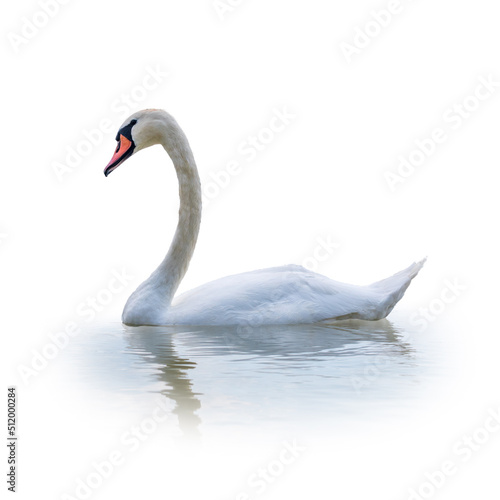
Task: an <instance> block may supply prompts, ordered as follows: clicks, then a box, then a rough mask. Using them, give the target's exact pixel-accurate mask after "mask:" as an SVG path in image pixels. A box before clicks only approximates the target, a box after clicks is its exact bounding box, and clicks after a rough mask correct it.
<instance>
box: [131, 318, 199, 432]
mask: <svg viewBox="0 0 500 500" xmlns="http://www.w3.org/2000/svg"><path fill="white" fill-rule="evenodd" d="M125 331H126V340H127V342H128V344H129V348H130V350H131V351H132V352H133V353H134V354H139V355H140V356H141V358H142V359H143V360H144V361H147V362H148V364H153V365H154V368H155V371H159V373H158V378H159V379H160V380H161V381H162V382H164V383H165V384H166V386H167V387H166V388H164V389H162V390H161V393H162V394H163V395H164V396H166V397H167V398H168V399H170V400H172V401H173V402H174V403H175V408H174V410H173V413H174V414H175V415H177V418H178V420H179V427H180V430H181V431H182V433H183V435H184V436H185V437H191V438H192V437H197V436H198V435H199V431H198V426H199V424H200V417H199V416H198V415H196V413H195V412H196V411H197V410H199V409H200V407H201V403H200V401H199V399H198V398H197V396H198V394H196V393H195V392H193V389H192V385H193V384H192V382H191V380H190V379H189V376H188V371H189V370H192V369H193V368H195V366H196V363H194V362H193V361H190V360H189V359H186V358H182V357H180V356H178V355H177V352H176V349H175V347H174V345H173V339H172V337H171V336H170V335H165V333H166V332H165V331H164V328H162V327H148V326H142V327H140V328H133V329H132V328H126V330H125Z"/></svg>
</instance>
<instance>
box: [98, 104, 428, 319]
mask: <svg viewBox="0 0 500 500" xmlns="http://www.w3.org/2000/svg"><path fill="white" fill-rule="evenodd" d="M117 139H118V141H119V144H118V147H117V150H116V152H115V155H114V156H113V158H112V160H111V162H110V163H109V165H108V166H107V167H106V169H105V174H106V175H108V174H109V173H110V172H111V171H113V170H114V169H115V168H116V167H118V166H119V165H120V164H121V163H122V162H123V161H125V159H126V158H128V157H129V156H131V155H132V154H134V153H135V152H137V151H139V150H140V149H144V148H145V147H149V146H151V145H153V144H158V143H159V144H161V145H162V146H163V147H164V148H165V150H166V151H167V153H168V154H169V155H170V157H171V159H172V162H173V164H174V167H175V169H176V172H177V177H178V180H179V194H180V209H179V223H178V225H177V230H176V233H175V236H174V239H173V241H172V244H171V246H170V249H169V251H168V253H167V255H166V257H165V259H164V260H163V262H162V263H161V264H160V266H159V267H158V268H157V269H156V270H155V271H154V272H153V274H152V275H151V276H150V277H149V278H148V279H147V280H146V281H145V282H144V283H142V284H141V285H140V286H139V287H138V288H137V290H136V291H135V292H134V293H133V294H132V295H131V296H130V298H129V299H128V301H127V304H126V305H125V309H124V311H123V316H122V320H123V322H124V323H125V324H128V325H176V324H181V325H250V326H257V325H271V324H300V323H319V322H325V321H332V320H335V319H346V318H356V319H365V320H378V319H382V318H385V317H386V316H387V315H388V314H389V313H390V312H391V310H392V309H393V307H394V306H395V305H396V303H397V302H398V301H399V300H400V299H401V297H402V296H403V295H404V292H405V290H406V289H407V288H408V286H409V284H410V282H411V280H412V279H413V278H414V277H415V276H416V275H417V274H418V272H419V271H420V269H421V268H422V266H423V264H424V262H425V260H423V261H420V262H418V263H415V264H412V265H411V266H409V267H408V268H407V269H404V270H403V271H400V272H399V273H397V274H395V275H393V276H391V277H389V278H386V279H384V280H381V281H378V282H376V283H373V284H371V285H367V286H358V285H349V284H346V283H340V282H337V281H334V280H331V279H330V278H327V277H326V276H323V275H320V274H317V273H315V272H312V271H309V270H307V269H305V268H303V267H301V266H296V265H289V266H282V267H273V268H269V269H261V270H257V271H252V272H247V273H242V274H237V275H233V276H227V277H225V278H221V279H218V280H215V281H212V282H210V283H207V284H205V285H202V286H200V287H197V288H195V289H194V290H191V291H188V292H185V293H183V294H182V295H180V296H178V297H176V298H175V299H174V295H175V292H176V290H177V288H178V286H179V284H180V282H181V280H182V278H183V277H184V274H185V273H186V271H187V268H188V265H189V261H190V260H191V257H192V254H193V252H194V248H195V245H196V240H197V237H198V231H199V226H200V221H201V187H200V181H199V176H198V171H197V168H196V164H195V162H194V158H193V155H192V152H191V149H190V147H189V143H188V141H187V139H186V137H185V135H184V133H183V132H182V130H181V129H180V127H179V126H178V125H177V123H176V121H175V120H174V119H173V118H172V117H171V116H170V115H169V114H168V113H166V112H165V111H163V110H144V111H139V112H137V113H134V114H133V115H132V116H131V117H130V118H129V119H128V120H126V121H125V123H124V124H123V126H122V127H121V128H120V131H119V132H118V136H117Z"/></svg>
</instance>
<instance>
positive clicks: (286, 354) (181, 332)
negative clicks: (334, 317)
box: [125, 320, 412, 437]
mask: <svg viewBox="0 0 500 500" xmlns="http://www.w3.org/2000/svg"><path fill="white" fill-rule="evenodd" d="M125 332H126V340H127V343H128V345H129V349H130V351H131V352H132V353H133V354H136V355H139V356H140V357H141V359H142V361H143V362H145V363H147V364H148V365H150V368H151V369H152V370H154V372H155V373H156V376H157V377H158V378H159V379H160V380H161V382H162V383H163V384H165V386H166V388H163V389H162V390H161V393H162V394H164V395H165V396H166V397H168V398H169V399H171V400H173V401H174V402H175V404H176V407H175V410H174V413H175V414H176V415H177V417H178V419H179V426H180V428H181V430H182V432H183V434H184V435H185V436H191V437H193V436H198V435H199V430H198V426H199V424H200V422H201V420H200V417H199V416H198V415H197V414H196V412H197V410H200V409H201V401H200V399H199V398H198V396H200V395H201V394H198V393H196V392H195V390H194V389H193V383H192V381H191V380H190V378H189V374H188V373H189V370H192V369H194V368H195V367H196V363H195V362H193V361H190V360H189V359H188V356H189V354H187V355H185V356H183V357H182V356H179V354H178V347H176V344H177V343H178V342H179V341H180V343H181V344H182V349H187V350H188V351H190V352H191V353H192V354H193V357H196V358H197V359H201V357H202V356H210V357H211V358H217V357H223V356H228V355H235V354H243V355H249V356H254V355H258V356H259V359H263V360H265V359H268V358H270V357H271V358H272V359H273V361H274V363H277V364H279V366H278V368H279V370H280V371H282V372H284V373H286V372H287V370H288V369H292V368H291V367H292V363H291V362H292V361H299V362H301V361H307V362H309V363H311V364H312V363H317V362H318V361H320V360H322V361H328V360H330V359H331V358H336V357H340V356H351V357H352V356H358V355H374V356H378V355H384V356H392V357H400V356H404V357H410V358H411V355H412V347H411V346H410V344H408V343H407V342H405V341H404V340H402V338H401V335H400V332H399V331H398V330H397V328H395V327H394V326H393V325H392V323H390V322H389V321H387V320H381V321H375V322H370V323H367V322H365V321H359V320H346V321H340V322H337V323H336V324H334V325H333V324H322V325H265V326H260V327H230V326H205V327H200V326H196V327H187V326H165V327H145V326H141V327H126V328H125ZM276 404H277V406H279V400H277V401H276Z"/></svg>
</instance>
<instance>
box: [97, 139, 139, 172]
mask: <svg viewBox="0 0 500 500" xmlns="http://www.w3.org/2000/svg"><path fill="white" fill-rule="evenodd" d="M134 148H135V144H134V142H133V141H131V140H129V139H127V138H126V137H125V136H124V135H122V134H120V138H119V139H118V145H117V146H116V151H115V154H114V155H113V158H111V161H110V162H109V163H108V164H107V165H106V168H105V169H104V175H105V176H106V177H107V176H108V175H109V174H110V173H111V172H112V171H113V170H114V169H115V168H117V167H119V166H120V165H121V164H122V163H123V162H124V161H125V160H126V159H127V158H129V157H130V156H132V153H133V152H134Z"/></svg>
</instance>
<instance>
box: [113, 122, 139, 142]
mask: <svg viewBox="0 0 500 500" xmlns="http://www.w3.org/2000/svg"><path fill="white" fill-rule="evenodd" d="M136 123H137V120H135V119H134V120H131V122H130V123H129V124H128V125H125V126H124V127H122V128H121V129H120V130H118V133H117V134H116V138H115V140H116V141H119V140H120V135H123V136H124V137H126V138H127V139H129V140H132V127H133V126H134V125H135V124H136ZM118 146H119V145H118Z"/></svg>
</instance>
